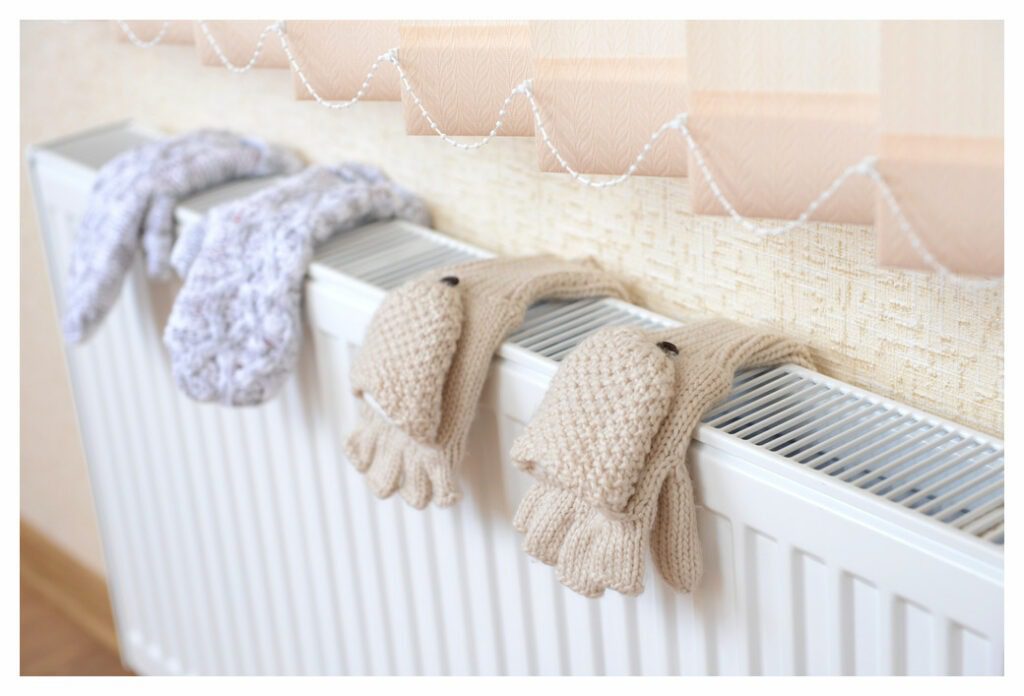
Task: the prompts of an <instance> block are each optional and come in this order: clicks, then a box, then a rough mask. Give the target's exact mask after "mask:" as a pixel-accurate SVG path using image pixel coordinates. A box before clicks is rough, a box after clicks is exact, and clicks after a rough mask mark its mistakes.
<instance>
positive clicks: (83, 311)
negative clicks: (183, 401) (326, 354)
mask: <svg viewBox="0 0 1024 696" xmlns="http://www.w3.org/2000/svg"><path fill="white" fill-rule="evenodd" d="M275 175H290V176H288V177H287V178H283V179H280V180H279V181H276V182H275V183H272V184H270V185H268V186H267V187H266V188H264V189H262V190H260V191H259V192H257V193H255V194H253V195H251V196H249V197H246V198H243V199H240V200H237V201H232V202H230V203H227V204H224V205H221V206H218V207H215V208H213V209H212V210H210V211H209V212H208V213H207V214H206V216H204V217H203V218H202V219H201V220H199V221H198V222H197V223H195V224H193V225H190V226H188V227H186V228H185V229H184V230H182V231H181V234H180V235H179V237H178V239H177V241H176V242H175V240H174V209H175V206H176V205H177V203H178V202H179V201H180V200H181V199H183V198H185V197H187V196H189V195H192V194H195V193H198V192H201V191H204V190H206V189H209V188H212V187H214V186H217V185H220V184H224V183H227V182H229V181H233V180H237V179H244V178H250V177H262V176H275ZM390 218H402V219H406V220H410V221H413V222H416V223H419V224H425V225H429V224H430V214H429V212H428V211H427V209H426V206H425V205H424V203H423V201H422V200H421V199H420V198H418V197H417V196H415V195H414V194H412V193H411V192H409V191H408V190H406V189H404V188H402V187H401V186H399V185H397V184H395V183H394V182H392V181H391V180H389V179H388V178H387V176H386V175H385V174H384V173H383V172H381V171H380V170H378V169H376V168H374V167H370V166H366V165H361V164H342V165H338V166H310V167H307V168H305V169H303V164H302V161H301V159H300V158H299V157H298V156H297V155H296V154H294V153H292V152H290V151H288V150H286V149H283V148H278V147H274V146H271V145H269V144H267V143H265V142H262V141H260V140H256V139H253V138H245V137H241V136H238V135H236V134H233V133H229V132H225V131H215V130H201V131H196V132H191V133H187V134H185V135H181V136H177V137H172V138H167V139H162V140H159V141H155V142H152V143H147V144H145V145H142V146H140V147H138V148H135V149H132V150H129V151H127V152H124V153H122V154H121V155H119V156H117V157H115V158H114V159H113V160H111V161H110V162H108V163H107V164H105V165H104V166H103V167H102V168H101V170H100V172H99V174H98V176H97V179H96V182H95V184H94V185H93V188H92V192H91V195H90V200H89V204H88V206H87V209H86V212H85V215H84V217H83V219H82V221H81V224H80V226H79V228H78V231H77V234H76V237H75V240H74V244H73V248H72V257H71V266H70V274H69V280H68V285H67V291H66V298H65V299H66V301H65V311H64V318H63V330H64V335H65V337H66V338H67V340H68V341H70V342H73V343H78V342H82V341H84V340H86V339H87V338H88V337H89V335H90V334H91V333H92V332H93V330H95V328H96V327H97V326H98V325H99V324H100V322H101V321H102V320H103V318H104V317H105V316H106V314H107V313H108V312H109V311H110V309H111V307H112V306H113V305H114V302H115V300H116V299H117V295H118V293H119V292H120V289H121V285H122V283H123V282H124V278H125V276H126V275H127V273H128V270H129V268H130V267H131V264H132V263H133V262H134V259H135V255H136V252H137V251H138V249H139V247H140V246H141V247H142V249H143V251H144V252H145V257H146V269H147V271H148V273H149V275H150V276H151V277H154V278H166V277H168V276H169V275H170V269H171V268H172V267H173V268H174V270H175V271H176V272H177V273H178V275H179V276H180V277H181V278H182V279H183V280H184V285H183V287H182V289H181V291H180V292H179V293H178V296H177V298H176V299H175V302H174V307H173V309H172V311H171V315H170V318H169V319H168V322H167V326H166V329H165V332H164V342H165V344H166V346H167V348H168V350H169V351H170V356H171V368H172V372H173V374H174V378H175V381H176V382H177V384H178V385H179V387H180V388H181V389H182V390H183V391H185V393H187V394H188V395H189V396H191V397H192V398H194V399H197V400H200V401H219V402H221V403H225V404H229V405H249V404H257V403H261V402H263V401H265V400H266V399H268V398H270V397H271V396H273V395H274V394H275V393H276V392H277V390H278V389H279V388H280V386H281V384H282V383H283V382H284V380H285V378H286V377H287V376H288V374H289V373H290V372H291V370H292V368H293V367H294V364H295V361H296V360H297V358H298V353H299V347H300V344H301V339H302V323H301V314H300V305H301V299H302V280H303V278H304V276H305V274H306V270H307V268H308V266H309V263H310V260H311V258H312V254H313V247H314V245H315V244H316V243H317V242H320V241H323V240H325V239H327V238H328V237H329V236H330V235H332V234H334V233H336V232H340V231H344V230H347V229H351V228H353V227H357V226H359V225H363V224H366V223H369V222H373V221H376V220H385V219H390Z"/></svg>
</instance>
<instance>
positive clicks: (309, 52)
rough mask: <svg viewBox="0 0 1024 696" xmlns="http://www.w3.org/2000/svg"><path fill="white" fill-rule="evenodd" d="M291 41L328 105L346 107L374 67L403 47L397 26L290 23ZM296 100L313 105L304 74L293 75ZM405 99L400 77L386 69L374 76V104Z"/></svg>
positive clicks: (384, 23) (368, 96) (371, 95)
mask: <svg viewBox="0 0 1024 696" xmlns="http://www.w3.org/2000/svg"><path fill="white" fill-rule="evenodd" d="M287 26H288V41H289V44H290V46H291V49H292V52H293V53H294V54H295V57H296V59H297V60H298V62H299V65H301V66H302V70H303V73H304V74H305V75H306V79H307V80H309V82H310V84H311V85H312V86H313V88H314V89H315V90H316V91H317V92H318V93H319V94H320V96H321V97H323V98H324V99H328V100H332V101H340V100H344V99H352V98H354V97H355V96H356V93H357V92H358V91H359V88H360V87H361V86H362V84H363V81H364V80H365V79H366V73H367V70H368V68H369V66H370V65H372V64H373V62H374V61H375V60H377V57H378V56H380V55H381V54H382V53H384V52H386V51H389V50H391V49H392V48H394V47H395V46H397V45H398V41H399V37H398V22H396V21H305V20H290V21H289V22H288V25H287ZM292 76H293V80H292V82H293V84H294V85H295V96H296V98H298V99H312V98H313V97H312V95H310V93H309V91H308V90H307V89H306V87H305V86H304V85H303V84H302V80H300V79H299V76H298V74H296V73H295V72H294V70H293V71H292ZM401 98H402V95H401V88H400V86H399V84H398V74H397V73H396V72H395V71H394V70H388V69H381V70H378V71H377V72H376V74H375V75H374V76H373V81H372V82H371V83H370V89H369V90H368V91H367V92H366V95H365V99H367V100H368V101H398V100H399V99H401Z"/></svg>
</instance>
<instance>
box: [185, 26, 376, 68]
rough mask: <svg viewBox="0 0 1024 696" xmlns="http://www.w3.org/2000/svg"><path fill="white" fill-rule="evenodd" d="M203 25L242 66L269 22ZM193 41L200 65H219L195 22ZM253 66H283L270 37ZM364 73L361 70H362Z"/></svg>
mask: <svg viewBox="0 0 1024 696" xmlns="http://www.w3.org/2000/svg"><path fill="white" fill-rule="evenodd" d="M205 21H206V26H207V28H208V30H209V31H210V34H211V35H212V36H213V38H214V40H215V41H216V42H217V45H219V46H220V49H221V51H223V52H224V55H225V56H227V58H228V60H230V61H231V62H232V63H234V64H236V65H244V64H245V63H246V62H247V61H248V60H249V59H250V58H251V57H252V55H253V49H254V48H255V47H256V43H257V41H258V40H259V37H260V32H262V31H263V30H264V29H266V28H267V25H269V24H272V23H273V21H274V20H270V19H246V20H212V19H211V20H205ZM193 33H194V36H195V43H196V53H197V54H198V55H199V62H200V64H202V65H210V66H216V67H218V68H220V67H223V64H222V63H221V61H220V58H218V57H217V54H216V53H215V52H214V50H213V47H212V46H211V45H210V42H209V41H207V40H206V37H204V36H203V33H202V30H201V29H200V27H199V24H198V22H197V23H195V27H194V30H193ZM255 67H257V68H287V67H288V58H287V57H286V56H285V54H284V50H282V48H281V43H280V42H279V41H277V40H276V39H275V38H274V37H273V36H268V37H267V38H266V39H265V40H264V42H263V50H262V51H261V52H260V56H259V58H258V59H257V61H256V65H255ZM364 74H365V70H364Z"/></svg>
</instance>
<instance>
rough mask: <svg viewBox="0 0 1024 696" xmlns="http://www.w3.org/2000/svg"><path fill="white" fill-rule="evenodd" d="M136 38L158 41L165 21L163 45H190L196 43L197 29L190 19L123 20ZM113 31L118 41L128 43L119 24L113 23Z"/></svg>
mask: <svg viewBox="0 0 1024 696" xmlns="http://www.w3.org/2000/svg"><path fill="white" fill-rule="evenodd" d="M123 21H124V23H125V24H126V25H127V26H128V28H129V29H131V30H132V32H134V33H135V36H136V37H137V38H138V39H139V40H140V41H143V42H149V41H153V40H154V39H156V37H157V36H159V34H160V32H161V31H162V30H163V25H164V21H167V22H168V26H167V31H166V32H164V35H163V38H162V39H161V40H160V42H161V43H169V44H190V43H195V33H194V31H195V28H194V26H193V22H192V20H190V19H172V20H159V19H129V20H123ZM110 26H111V31H113V32H114V35H115V36H116V37H117V40H118V41H124V42H126V43H127V42H128V35H127V34H126V33H125V32H124V30H123V29H122V28H121V27H120V26H118V24H117V22H111V25H110Z"/></svg>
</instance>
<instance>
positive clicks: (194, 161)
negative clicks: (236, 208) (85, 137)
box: [63, 130, 302, 343]
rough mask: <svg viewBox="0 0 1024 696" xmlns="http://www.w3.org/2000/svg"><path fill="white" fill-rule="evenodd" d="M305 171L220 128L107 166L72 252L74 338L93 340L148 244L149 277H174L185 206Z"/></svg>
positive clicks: (70, 329)
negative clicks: (180, 209) (178, 218)
mask: <svg viewBox="0 0 1024 696" xmlns="http://www.w3.org/2000/svg"><path fill="white" fill-rule="evenodd" d="M301 166H302V162H301V160H300V159H299V158H298V156H297V155H295V154H294V153H292V152H289V151H287V150H284V149H281V148H277V147H272V146H270V145H267V144H266V143H264V142H262V141H260V140H255V139H252V138H243V137H241V136H239V135H235V134H233V133H228V132H224V131H213V130H201V131H195V132H193V133H187V134H185V135H181V136H177V137H174V138H167V139H164V140H159V141H156V142H152V143H147V144H145V145H142V146H140V147H138V148H135V149H132V150H129V151H128V152H124V153H122V154H120V155H118V156H117V157H115V158H114V159H112V160H111V161H110V162H108V163H107V164H105V165H104V166H103V167H102V168H101V169H100V172H99V174H98V175H97V177H96V182H95V183H94V184H93V187H92V192H91V194H90V199H89V204H88V207H87V208H86V212H85V216H84V217H83V219H82V221H81V223H80V224H79V227H78V232H77V234H76V235H75V241H74V246H73V248H72V256H71V269H70V275H69V279H68V285H67V298H66V300H67V301H66V307H65V313H64V319H63V329H64V335H65V337H66V338H67V340H68V341H71V342H75V343H77V342H80V341H83V340H85V339H86V338H87V337H88V336H89V334H90V333H91V332H92V330H93V329H94V328H95V327H96V326H97V325H98V324H99V323H100V321H102V319H103V317H104V316H106V314H107V312H108V311H109V310H110V308H111V307H112V306H113V304H114V301H115V300H116V299H117V294H118V292H120V290H121V284H122V283H123V281H124V278H125V275H126V274H127V273H128V269H129V268H130V267H131V264H132V262H133V261H134V259H135V252H136V249H137V248H138V246H139V243H140V241H141V244H142V247H143V249H144V250H145V252H146V266H147V270H148V272H149V274H150V275H151V276H153V277H158V278H162V277H165V276H166V275H167V273H168V270H169V265H168V263H169V257H170V251H171V241H172V239H173V233H174V208H175V206H176V205H177V203H178V201H179V200H181V199H182V198H184V197H186V196H189V195H191V194H194V193H198V192H200V191H203V190H205V189H208V188H211V187H213V186H217V185H218V184H223V183H225V182H227V181H231V180H233V179H242V178H247V177H255V176H269V175H273V174H288V173H291V172H294V171H296V170H297V169H299V168H300V167H301Z"/></svg>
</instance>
